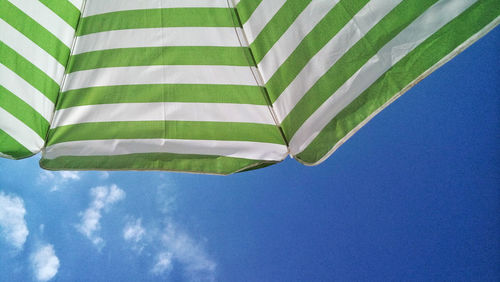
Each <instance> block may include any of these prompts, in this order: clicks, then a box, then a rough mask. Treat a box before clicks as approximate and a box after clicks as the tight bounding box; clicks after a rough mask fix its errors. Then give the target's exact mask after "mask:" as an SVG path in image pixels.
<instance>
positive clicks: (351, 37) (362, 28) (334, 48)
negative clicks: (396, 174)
mask: <svg viewBox="0 0 500 282" xmlns="http://www.w3.org/2000/svg"><path fill="white" fill-rule="evenodd" d="M400 2H401V0H374V1H370V2H369V3H368V4H366V5H365V6H364V7H363V8H362V9H361V10H360V11H359V12H358V13H357V14H356V15H355V16H354V17H353V18H352V20H350V21H349V22H348V23H347V24H346V25H345V26H344V27H343V28H342V29H341V30H340V31H339V32H338V33H337V34H336V35H335V36H334V37H333V38H332V39H331V40H330V41H329V42H328V43H327V44H326V45H325V46H324V47H323V48H321V50H320V51H319V52H318V53H316V55H314V57H312V58H311V60H310V61H309V62H308V63H307V65H306V66H305V67H304V68H303V69H302V70H301V71H300V73H299V74H298V75H297V76H296V77H295V78H294V80H293V81H292V82H291V83H290V84H289V85H288V87H287V88H286V89H285V90H284V91H283V92H282V93H281V94H280V96H279V97H278V99H276V101H275V102H274V103H273V108H274V110H275V111H276V114H277V116H278V119H279V121H280V123H281V122H282V121H283V120H284V119H285V117H286V116H287V115H288V114H289V113H290V111H291V110H292V109H293V108H294V107H295V105H297V103H298V102H299V101H300V99H302V97H303V96H304V95H305V94H306V93H307V91H309V89H311V87H313V86H314V84H315V83H316V82H317V81H318V80H319V79H320V78H321V77H322V76H323V75H324V74H325V73H326V72H327V71H328V70H330V68H331V67H332V66H333V65H334V64H335V63H336V62H337V60H338V59H340V58H341V57H342V56H343V55H344V54H345V53H346V52H347V51H348V50H349V49H350V48H351V47H352V46H353V45H354V44H356V42H358V41H359V40H360V39H361V38H362V37H363V36H365V34H366V33H367V32H368V31H369V30H370V29H371V28H372V27H373V26H375V25H376V24H377V23H378V22H379V21H380V20H381V19H382V18H383V17H384V16H385V15H387V14H388V13H389V12H390V11H391V10H392V9H394V7H396V6H397V5H398V4H399V3H400Z"/></svg>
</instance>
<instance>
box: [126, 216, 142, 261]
mask: <svg viewBox="0 0 500 282" xmlns="http://www.w3.org/2000/svg"><path fill="white" fill-rule="evenodd" d="M141 222H142V219H141V218H138V219H136V220H134V219H132V220H130V221H129V222H127V223H126V224H125V228H123V239H125V241H127V242H129V243H130V244H131V245H132V249H134V250H135V251H137V252H139V253H140V252H141V251H142V249H143V248H144V245H145V244H144V243H143V239H144V236H145V235H146V229H144V227H142V223H141Z"/></svg>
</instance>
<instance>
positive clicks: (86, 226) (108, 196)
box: [76, 184, 125, 249]
mask: <svg viewBox="0 0 500 282" xmlns="http://www.w3.org/2000/svg"><path fill="white" fill-rule="evenodd" d="M90 195H91V197H92V202H91V203H90V205H89V207H88V208H87V209H86V210H85V211H84V212H81V213H80V217H81V222H80V224H78V225H77V226H76V227H77V229H78V231H80V233H82V234H83V235H85V236H86V237H87V238H88V239H89V240H91V241H92V243H93V244H94V245H96V246H97V248H98V249H101V248H102V247H103V246H104V243H105V242H104V239H103V238H101V237H100V236H99V234H98V231H99V230H100V229H101V225H100V223H99V222H100V220H101V217H102V212H103V211H104V212H106V211H108V210H109V208H110V207H111V206H112V205H113V204H114V203H116V202H118V201H120V200H122V199H124V198H125V191H123V190H121V189H120V188H118V186H116V185H114V184H113V185H111V186H109V187H108V186H98V187H94V188H92V189H90Z"/></svg>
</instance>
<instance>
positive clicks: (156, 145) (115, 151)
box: [43, 139, 288, 161]
mask: <svg viewBox="0 0 500 282" xmlns="http://www.w3.org/2000/svg"><path fill="white" fill-rule="evenodd" d="M111 148H112V149H111ZM140 153H174V154H196V155H212V156H214V155H215V156H225V157H233V158H244V159H253V160H267V161H281V160H283V159H284V158H285V157H286V156H287V153H288V152H287V148H286V146H285V145H280V144H272V143H263V142H249V141H219V140H182V139H113V140H89V141H71V142H64V143H58V144H55V145H52V146H48V147H46V148H45V150H44V154H43V157H44V158H45V159H55V158H58V157H63V156H116V155H126V154H140Z"/></svg>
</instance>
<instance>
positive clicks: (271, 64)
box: [257, 0, 339, 83]
mask: <svg viewBox="0 0 500 282" xmlns="http://www.w3.org/2000/svg"><path fill="white" fill-rule="evenodd" d="M338 2H339V0H330V1H312V2H311V3H309V5H308V6H307V7H306V8H305V9H304V11H302V13H300V15H299V16H298V17H297V19H296V20H295V21H294V22H293V24H292V25H290V27H289V28H288V29H287V30H286V32H285V33H283V35H282V36H281V37H280V39H279V40H278V41H276V43H275V44H274V45H273V47H272V48H271V49H270V50H269V51H268V52H267V54H266V55H265V56H264V58H262V60H261V61H260V62H259V64H258V65H257V66H258V68H259V70H260V71H261V72H262V78H263V79H264V82H265V83H266V82H267V81H269V79H270V78H271V77H272V76H273V74H274V73H275V72H276V70H278V68H279V67H280V66H281V65H282V64H283V63H284V62H285V61H286V59H287V58H288V57H289V56H290V54H292V52H293V51H294V50H295V49H296V48H297V46H298V45H299V44H300V42H302V40H303V39H304V38H305V37H306V35H307V34H309V32H311V30H313V28H314V27H315V26H316V25H317V24H318V23H319V22H320V21H321V19H323V17H325V16H326V14H328V12H329V11H330V10H331V9H332V8H333V7H334V6H335V5H336V4H337V3H338Z"/></svg>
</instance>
